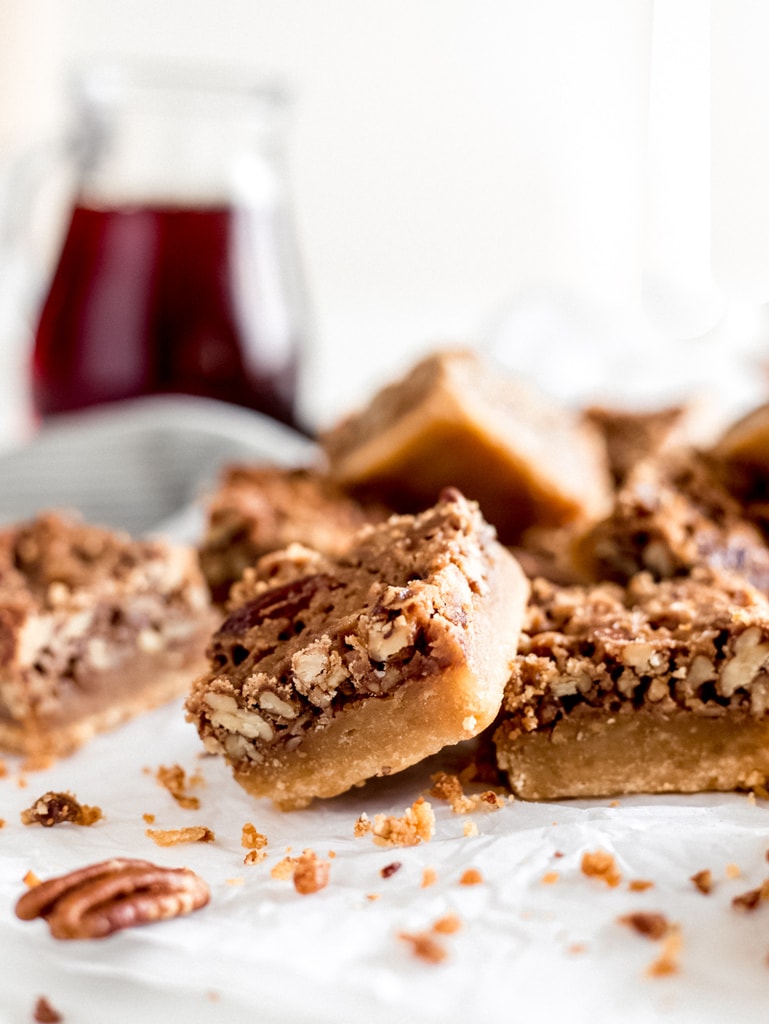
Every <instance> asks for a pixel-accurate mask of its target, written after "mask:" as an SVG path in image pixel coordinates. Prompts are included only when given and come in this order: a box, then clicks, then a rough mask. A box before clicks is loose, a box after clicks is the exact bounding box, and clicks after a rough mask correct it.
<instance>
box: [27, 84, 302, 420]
mask: <svg viewBox="0 0 769 1024" xmlns="http://www.w3.org/2000/svg"><path fill="white" fill-rule="evenodd" d="M74 97H75V104H74V110H75V126H74V133H73V143H74V145H73V146H72V147H71V154H72V156H73V159H74V188H73V190H72V201H71V208H70V211H69V213H68V223H67V226H66V229H65V231H64V233H63V242H62V244H61V246H60V249H59V253H58V258H57V260H56V261H55V270H54V272H53V276H52V278H51V280H50V284H49V286H48V288H47V293H46V294H45V297H44V300H43V301H42V303H41V306H40V313H39V317H38V318H37V323H36V328H35V337H34V345H33V354H32V373H31V378H32V379H31V387H32V396H33V403H34V406H35V409H36V411H37V413H38V414H39V416H40V417H42V418H45V417H50V416H52V415H55V414H58V413H63V412H68V411H71V410H75V409H81V408H84V407H87V406H92V405H96V404H101V403H105V402H116V401H120V400H123V399H129V398H134V397H137V396H141V395H149V394H163V393H182V394H190V395H200V396H206V397H209V398H215V399H219V400H222V401H226V402H232V403H235V404H238V405H242V406H247V407H249V408H252V409H256V410H258V411H260V412H263V413H266V414H267V415H269V416H271V417H274V418H275V419H277V420H280V421H281V422H283V423H287V424H289V425H291V426H298V425H299V422H298V421H299V419H300V417H299V414H298V411H297V388H298V375H299V370H300V362H301V356H302V352H303V348H304V346H305V343H306V335H307V331H308V318H307V306H306V301H305V288H304V282H303V277H302V273H301V267H300V261H299V257H298V251H297V246H296V240H295V233H294V225H293V221H292V203H291V200H290V189H289V184H288V178H287V173H286V165H285V157H284V142H285V137H286V111H287V103H286V99H285V97H284V95H283V94H282V93H281V92H280V91H279V90H277V89H275V88H267V87H265V86H263V85H254V84H253V83H251V82H244V81H242V80H240V79H238V78H236V77H233V76H229V77H228V76H226V75H224V76H223V75H222V74H213V73H209V74H203V73H201V72H200V71H199V70H197V71H196V72H195V73H194V74H191V73H189V71H188V70H178V69H177V70H176V71H169V70H167V69H157V68H151V67H150V68H147V67H131V66H128V67H125V66H107V67H97V68H90V69H88V70H87V71H86V72H84V73H81V74H80V75H79V76H77V78H76V80H75V90H74Z"/></svg>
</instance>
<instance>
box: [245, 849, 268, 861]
mask: <svg viewBox="0 0 769 1024" xmlns="http://www.w3.org/2000/svg"><path fill="white" fill-rule="evenodd" d="M263 860H267V851H266V850H249V851H248V853H247V854H246V855H245V857H244V858H243V863H244V864H261V862H262V861H263Z"/></svg>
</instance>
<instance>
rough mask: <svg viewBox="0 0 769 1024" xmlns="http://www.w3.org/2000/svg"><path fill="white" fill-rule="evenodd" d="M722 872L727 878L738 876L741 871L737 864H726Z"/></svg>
mask: <svg viewBox="0 0 769 1024" xmlns="http://www.w3.org/2000/svg"><path fill="white" fill-rule="evenodd" d="M724 874H725V875H726V877H727V878H739V877H740V875H741V874H742V872H741V871H740V866H739V864H727V865H726V867H725V868H724Z"/></svg>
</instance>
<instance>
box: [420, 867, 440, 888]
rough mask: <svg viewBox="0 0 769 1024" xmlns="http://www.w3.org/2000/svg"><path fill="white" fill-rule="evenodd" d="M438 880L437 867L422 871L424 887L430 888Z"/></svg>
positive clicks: (422, 885)
mask: <svg viewBox="0 0 769 1024" xmlns="http://www.w3.org/2000/svg"><path fill="white" fill-rule="evenodd" d="M437 881H438V875H437V874H436V871H435V868H425V869H424V871H423V872H422V884H421V887H422V888H423V889H429V888H430V886H431V885H435V883H436V882H437Z"/></svg>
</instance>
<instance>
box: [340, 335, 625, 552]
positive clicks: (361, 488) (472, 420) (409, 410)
mask: <svg viewBox="0 0 769 1024" xmlns="http://www.w3.org/2000/svg"><path fill="white" fill-rule="evenodd" d="M321 443H322V444H323V447H324V448H325V451H326V453H327V456H328V460H329V468H330V473H331V475H332V477H334V478H335V479H336V480H337V481H338V482H339V483H340V485H341V486H342V487H344V488H347V489H355V490H356V492H358V493H366V494H369V495H371V496H375V497H377V498H379V499H381V500H382V501H384V502H385V503H386V504H389V505H391V506H392V507H394V508H396V509H398V510H400V511H415V510H418V509H421V508H425V507H426V506H429V505H432V504H433V502H434V501H435V500H436V499H437V496H438V494H439V493H440V490H441V488H442V487H445V486H455V487H458V488H459V489H460V490H461V491H462V492H463V493H464V494H466V495H467V496H468V497H469V498H472V499H474V500H476V501H477V502H478V503H479V505H480V507H481V511H482V512H483V514H484V516H485V517H486V519H487V520H488V521H489V522H490V523H493V525H494V526H495V527H496V529H497V532H498V534H499V537H500V540H502V542H503V543H510V544H512V543H516V542H517V541H518V539H519V538H520V536H521V533H522V532H523V530H525V529H526V528H527V527H528V526H531V525H533V524H543V525H559V524H561V523H566V522H572V521H576V520H590V519H594V518H598V517H599V516H600V515H602V514H604V512H605V511H607V509H608V505H609V494H610V490H611V484H610V479H609V474H608V469H607V465H606V450H605V445H604V442H603V439H602V437H601V436H600V433H599V432H598V431H597V430H596V429H595V428H594V427H593V426H592V425H591V424H589V423H587V422H586V421H585V420H584V419H583V418H582V417H579V416H577V415H576V414H573V413H572V412H571V411H570V410H568V409H566V408H564V407H561V406H558V405H556V404H555V403H552V402H550V401H548V400H547V399H545V398H544V396H541V395H538V394H537V393H536V392H535V391H534V390H533V389H532V388H530V387H527V386H523V385H522V384H521V383H520V382H519V381H518V380H516V379H514V378H510V377H507V376H506V375H505V374H503V373H500V371H499V370H498V369H497V368H494V367H492V366H491V365H490V364H487V363H485V362H484V361H483V360H482V359H481V358H480V357H479V356H478V355H476V354H475V353H472V352H469V351H467V352H465V351H447V352H439V353H436V354H434V355H431V356H429V357H427V358H426V359H424V360H422V362H420V363H418V364H417V365H416V366H415V367H414V368H413V369H412V370H411V372H410V373H409V374H408V375H407V376H406V377H405V378H404V379H403V380H401V381H398V382H397V383H394V384H391V385H389V386H388V387H386V388H384V389H383V390H382V391H380V392H379V393H378V394H377V395H375V396H374V398H373V399H372V401H371V402H370V404H369V405H368V406H367V407H366V408H364V409H363V410H362V411H361V412H359V413H357V414H353V415H351V416H350V417H348V418H347V419H346V420H345V421H344V422H342V423H340V424H339V425H337V426H336V427H335V428H333V429H332V430H330V431H328V432H327V433H326V434H325V435H324V436H323V437H322V438H321Z"/></svg>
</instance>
